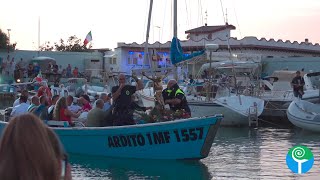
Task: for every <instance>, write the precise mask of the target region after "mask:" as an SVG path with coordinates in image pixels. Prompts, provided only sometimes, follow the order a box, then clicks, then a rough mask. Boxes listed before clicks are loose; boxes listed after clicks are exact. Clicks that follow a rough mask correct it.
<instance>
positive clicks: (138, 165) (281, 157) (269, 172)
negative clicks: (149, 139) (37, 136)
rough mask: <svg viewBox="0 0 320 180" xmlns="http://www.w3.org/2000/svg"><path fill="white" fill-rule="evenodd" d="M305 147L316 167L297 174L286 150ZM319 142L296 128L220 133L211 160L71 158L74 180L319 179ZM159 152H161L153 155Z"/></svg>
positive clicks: (261, 128) (243, 129) (235, 129)
mask: <svg viewBox="0 0 320 180" xmlns="http://www.w3.org/2000/svg"><path fill="white" fill-rule="evenodd" d="M296 145H304V146H307V147H308V148H309V149H310V150H311V151H312V153H313V156H314V165H313V167H312V169H311V170H310V171H309V172H307V173H306V174H301V175H298V174H294V173H293V172H292V171H291V170H290V169H289V168H288V167H287V164H286V155H287V153H288V150H289V149H290V148H292V147H293V146H296ZM319 145H320V138H319V134H313V133H310V132H306V131H303V130H301V129H297V128H293V129H292V128H290V129H285V128H275V127H258V128H256V129H249V128H238V127H237V128H229V127H228V128H227V127H222V128H220V129H219V131H218V133H217V136H216V138H215V141H214V143H213V145H212V148H211V151H210V153H209V156H208V157H207V158H205V159H202V160H200V161H167V160H138V159H116V158H103V157H94V156H80V155H73V154H71V155H70V162H71V165H72V176H73V179H319V175H320V146H319ZM154 153H157V152H154Z"/></svg>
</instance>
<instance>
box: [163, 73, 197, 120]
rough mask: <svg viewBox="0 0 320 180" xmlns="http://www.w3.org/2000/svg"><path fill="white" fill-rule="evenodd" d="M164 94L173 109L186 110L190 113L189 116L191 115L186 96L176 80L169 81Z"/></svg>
mask: <svg viewBox="0 0 320 180" xmlns="http://www.w3.org/2000/svg"><path fill="white" fill-rule="evenodd" d="M163 95H164V99H165V104H169V106H170V109H171V110H173V111H176V110H184V111H185V112H186V113H187V115H188V116H187V117H191V111H190V108H189V105H188V102H187V99H186V96H185V95H184V92H183V91H182V89H180V87H179V86H178V84H177V81H176V80H174V79H171V80H170V81H169V82H168V85H167V89H165V90H164V92H163Z"/></svg>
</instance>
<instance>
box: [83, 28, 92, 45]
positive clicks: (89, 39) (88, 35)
mask: <svg viewBox="0 0 320 180" xmlns="http://www.w3.org/2000/svg"><path fill="white" fill-rule="evenodd" d="M90 41H92V35H91V31H90V32H89V33H88V34H87V36H86V39H85V40H84V41H83V44H84V45H87V44H88V43H89V42H90Z"/></svg>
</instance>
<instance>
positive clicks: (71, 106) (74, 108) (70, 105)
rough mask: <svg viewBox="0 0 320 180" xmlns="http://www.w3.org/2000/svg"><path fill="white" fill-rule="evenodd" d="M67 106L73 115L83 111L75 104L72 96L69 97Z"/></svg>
mask: <svg viewBox="0 0 320 180" xmlns="http://www.w3.org/2000/svg"><path fill="white" fill-rule="evenodd" d="M67 105H68V109H69V110H70V111H71V112H73V113H77V112H79V111H80V110H81V107H80V106H78V105H75V104H73V96H71V95H68V96H67Z"/></svg>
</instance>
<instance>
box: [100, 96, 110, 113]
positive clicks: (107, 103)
mask: <svg viewBox="0 0 320 180" xmlns="http://www.w3.org/2000/svg"><path fill="white" fill-rule="evenodd" d="M100 99H102V100H103V102H104V103H103V110H104V111H107V110H108V109H109V108H110V107H111V102H110V100H111V93H109V94H108V95H107V94H106V93H101V94H100Z"/></svg>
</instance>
